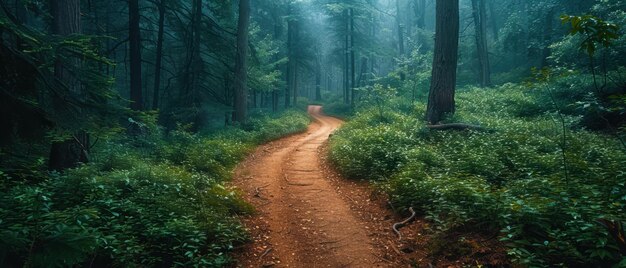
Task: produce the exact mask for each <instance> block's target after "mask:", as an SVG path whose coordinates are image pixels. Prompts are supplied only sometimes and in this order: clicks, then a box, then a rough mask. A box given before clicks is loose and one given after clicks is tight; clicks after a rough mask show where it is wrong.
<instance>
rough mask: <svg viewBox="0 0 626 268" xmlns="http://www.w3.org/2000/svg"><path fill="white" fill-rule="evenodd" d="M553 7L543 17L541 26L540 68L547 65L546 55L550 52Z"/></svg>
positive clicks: (548, 55)
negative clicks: (543, 21) (543, 20)
mask: <svg viewBox="0 0 626 268" xmlns="http://www.w3.org/2000/svg"><path fill="white" fill-rule="evenodd" d="M554 10H555V7H552V8H550V9H549V10H548V13H547V14H546V18H545V23H546V24H545V26H544V28H543V48H542V50H541V68H543V67H546V66H548V57H550V54H552V52H551V51H550V45H551V43H552V20H553V19H554Z"/></svg>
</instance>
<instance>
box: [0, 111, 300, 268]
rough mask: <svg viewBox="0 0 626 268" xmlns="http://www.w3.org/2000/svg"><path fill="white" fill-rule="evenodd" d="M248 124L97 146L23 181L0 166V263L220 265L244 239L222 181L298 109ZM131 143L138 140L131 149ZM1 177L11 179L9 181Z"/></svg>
mask: <svg viewBox="0 0 626 268" xmlns="http://www.w3.org/2000/svg"><path fill="white" fill-rule="evenodd" d="M251 121H252V122H253V123H251V126H252V127H251V128H250V129H247V130H242V129H239V128H234V127H233V128H229V129H227V130H221V131H218V132H215V133H209V134H206V133H205V134H193V133H190V132H187V131H185V128H184V127H180V128H179V129H178V130H175V131H173V132H171V133H170V134H169V135H168V136H167V137H166V138H163V137H162V134H161V132H160V130H159V129H158V128H156V127H154V128H150V129H146V133H142V134H141V135H140V136H138V137H134V138H130V139H129V138H126V137H118V138H115V139H112V140H109V141H106V142H102V143H100V144H98V146H97V148H96V150H95V152H93V155H92V158H93V161H92V163H89V164H87V165H83V166H81V167H79V168H76V169H73V170H68V171H67V172H65V173H64V174H59V173H50V174H48V175H45V173H43V172H41V173H38V174H42V175H41V176H42V177H41V178H38V179H37V180H34V182H31V183H27V182H24V181H21V180H16V179H14V178H13V177H12V175H11V173H10V172H9V171H6V172H5V171H0V181H1V182H2V183H0V266H3V267H5V266H6V267H19V266H32V267H48V266H88V265H90V264H92V263H97V264H99V265H102V266H113V267H122V266H123V267H152V266H164V267H166V266H178V267H188V266H196V267H221V266H226V265H228V264H229V263H230V262H231V260H230V257H229V256H228V254H227V253H228V252H229V251H230V250H232V249H233V248H234V247H235V246H236V245H237V244H240V243H242V242H244V241H246V239H247V236H246V233H245V231H244V229H243V227H242V225H241V224H240V223H239V221H238V220H237V219H236V217H235V216H236V215H238V214H242V213H248V212H250V211H251V207H250V206H249V205H248V204H246V203H245V202H244V201H242V199H241V198H239V196H238V194H237V192H236V191H234V190H233V189H230V188H228V187H226V186H224V181H225V180H227V179H229V178H230V173H231V171H232V169H233V168H234V167H235V165H236V164H237V163H238V162H239V161H240V160H241V159H243V157H244V156H245V155H246V154H247V153H248V152H249V151H250V150H251V148H252V147H253V146H254V145H256V144H258V143H260V142H264V141H267V140H269V139H274V138H277V137H279V136H281V135H286V134H290V133H293V132H297V131H302V130H304V129H306V127H307V125H308V122H309V119H308V117H307V115H306V114H305V113H304V112H296V111H288V112H285V113H283V114H281V115H277V116H269V115H267V116H261V117H257V118H254V119H252V120H251ZM137 146H139V147H137ZM9 182H11V183H9Z"/></svg>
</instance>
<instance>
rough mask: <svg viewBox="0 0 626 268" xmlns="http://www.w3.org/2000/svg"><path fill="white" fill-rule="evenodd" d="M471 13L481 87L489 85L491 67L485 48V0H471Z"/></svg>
mask: <svg viewBox="0 0 626 268" xmlns="http://www.w3.org/2000/svg"><path fill="white" fill-rule="evenodd" d="M472 15H473V16H474V29H475V32H476V35H475V37H476V50H477V55H478V64H479V67H480V68H479V79H478V80H479V82H480V86H481V87H488V86H491V68H490V66H489V51H488V49H487V23H486V22H485V18H486V17H487V16H486V12H485V0H472Z"/></svg>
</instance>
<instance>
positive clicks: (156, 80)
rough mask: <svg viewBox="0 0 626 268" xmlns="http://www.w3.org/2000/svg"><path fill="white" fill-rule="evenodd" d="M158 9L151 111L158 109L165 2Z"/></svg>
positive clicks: (162, 0) (160, 3)
mask: <svg viewBox="0 0 626 268" xmlns="http://www.w3.org/2000/svg"><path fill="white" fill-rule="evenodd" d="M158 9H159V31H158V33H157V47H156V60H155V64H154V89H153V92H152V94H153V95H152V109H153V110H158V109H159V98H160V96H159V93H160V92H159V91H160V87H161V65H162V61H163V28H164V26H165V2H164V0H161V1H160V2H159V3H158Z"/></svg>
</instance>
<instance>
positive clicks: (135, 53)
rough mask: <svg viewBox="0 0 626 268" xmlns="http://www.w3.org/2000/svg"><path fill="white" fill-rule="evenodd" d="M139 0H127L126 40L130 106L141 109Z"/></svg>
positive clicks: (136, 109)
mask: <svg viewBox="0 0 626 268" xmlns="http://www.w3.org/2000/svg"><path fill="white" fill-rule="evenodd" d="M139 16H140V14H139V0H129V1H128V41H129V47H130V101H131V104H130V107H131V109H133V110H135V111H140V110H142V109H143V92H142V88H141V85H142V84H141V31H140V29H139Z"/></svg>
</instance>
